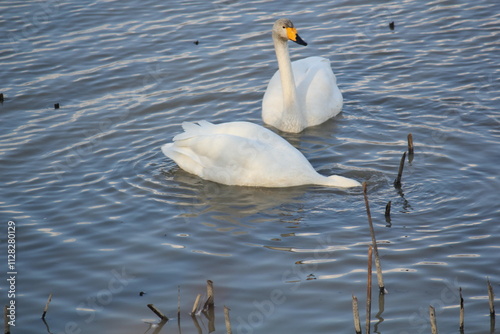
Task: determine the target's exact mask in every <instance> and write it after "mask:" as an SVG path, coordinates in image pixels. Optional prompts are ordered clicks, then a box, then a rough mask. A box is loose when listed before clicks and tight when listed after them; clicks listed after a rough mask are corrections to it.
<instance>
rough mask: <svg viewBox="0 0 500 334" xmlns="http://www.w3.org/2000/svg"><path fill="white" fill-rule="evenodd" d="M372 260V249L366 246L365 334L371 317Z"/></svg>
mask: <svg viewBox="0 0 500 334" xmlns="http://www.w3.org/2000/svg"><path fill="white" fill-rule="evenodd" d="M372 258H373V247H372V246H371V245H369V246H368V270H367V272H368V278H367V280H366V334H370V322H371V317H372V275H373V271H372Z"/></svg>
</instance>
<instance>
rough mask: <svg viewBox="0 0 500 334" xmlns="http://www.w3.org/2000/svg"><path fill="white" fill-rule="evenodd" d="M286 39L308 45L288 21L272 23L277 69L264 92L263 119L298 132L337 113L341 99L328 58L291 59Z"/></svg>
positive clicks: (278, 127) (287, 129) (340, 107)
mask: <svg viewBox="0 0 500 334" xmlns="http://www.w3.org/2000/svg"><path fill="white" fill-rule="evenodd" d="M288 40H292V41H294V42H296V43H298V44H301V45H307V43H306V42H304V41H303V40H302V39H301V38H300V36H299V35H298V34H297V30H296V29H295V28H294V26H293V23H292V22H291V21H290V20H288V19H279V20H277V21H276V22H275V24H274V26H273V42H274V48H275V51H276V58H277V59H278V67H279V69H278V71H276V73H275V74H274V76H273V77H272V78H271V80H270V81H269V84H268V86H267V89H266V92H265V94H264V98H263V100H262V119H263V120H264V122H265V123H267V124H269V125H272V126H274V127H275V128H277V129H279V130H281V131H285V132H294V133H297V132H301V131H302V130H303V129H305V128H306V127H310V126H314V125H318V124H321V123H323V122H325V121H326V120H328V119H330V118H332V117H334V116H335V115H337V114H338V113H339V112H340V111H341V110H342V104H343V98H342V93H341V92H340V90H339V88H338V87H337V79H336V77H335V74H333V71H332V68H331V66H330V61H329V60H328V59H327V58H322V57H308V58H305V59H301V60H297V61H294V62H290V56H289V53H288Z"/></svg>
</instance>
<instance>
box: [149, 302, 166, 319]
mask: <svg viewBox="0 0 500 334" xmlns="http://www.w3.org/2000/svg"><path fill="white" fill-rule="evenodd" d="M148 307H149V309H150V310H151V311H153V313H154V314H156V315H157V316H158V317H159V318H160V319H161V320H162V321H168V317H167V316H166V315H164V314H163V313H161V311H160V310H159V309H158V308H156V306H154V305H153V304H148Z"/></svg>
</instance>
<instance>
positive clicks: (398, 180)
mask: <svg viewBox="0 0 500 334" xmlns="http://www.w3.org/2000/svg"><path fill="white" fill-rule="evenodd" d="M405 159H406V152H404V153H403V156H402V157H401V161H400V162H399V170H398V176H397V177H396V179H395V180H394V187H396V188H401V178H402V176H403V169H404V167H405Z"/></svg>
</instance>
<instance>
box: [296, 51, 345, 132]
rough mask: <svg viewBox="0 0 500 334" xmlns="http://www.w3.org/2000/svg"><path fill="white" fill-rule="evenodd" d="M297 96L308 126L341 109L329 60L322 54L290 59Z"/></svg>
mask: <svg viewBox="0 0 500 334" xmlns="http://www.w3.org/2000/svg"><path fill="white" fill-rule="evenodd" d="M292 69H293V74H294V78H295V84H296V87H297V98H298V99H299V103H300V105H301V108H302V110H304V112H305V117H306V119H307V124H308V126H314V125H318V124H321V123H323V122H325V121H326V120H328V119H330V118H332V117H334V116H335V115H337V114H338V113H339V112H340V111H341V110H342V105H343V98H342V93H341V92H340V90H339V88H338V87H337V78H336V77H335V74H334V73H333V71H332V68H331V66H330V61H329V60H328V59H327V58H323V57H308V58H305V59H301V60H297V61H295V62H293V63H292Z"/></svg>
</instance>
